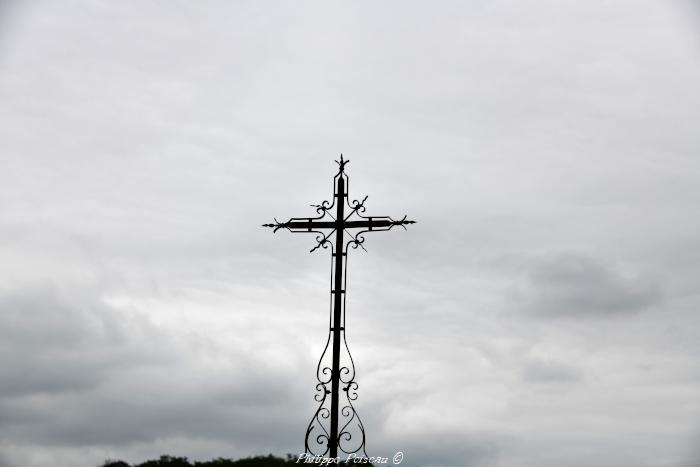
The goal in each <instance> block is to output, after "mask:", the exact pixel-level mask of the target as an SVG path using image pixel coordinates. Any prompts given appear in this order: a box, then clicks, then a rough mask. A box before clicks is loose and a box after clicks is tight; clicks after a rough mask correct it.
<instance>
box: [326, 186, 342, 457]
mask: <svg viewBox="0 0 700 467" xmlns="http://www.w3.org/2000/svg"><path fill="white" fill-rule="evenodd" d="M337 197H338V199H337V200H336V201H337V203H338V208H337V211H336V214H337V216H336V222H338V223H340V224H341V225H338V227H337V228H336V231H335V279H334V281H333V282H334V284H333V289H334V290H333V294H334V297H333V299H334V300H333V328H332V331H333V370H332V372H331V436H330V439H329V440H328V443H329V444H330V457H331V458H336V457H338V387H339V386H340V333H341V331H344V329H343V328H342V327H341V325H342V324H343V323H342V322H341V320H342V307H343V293H344V292H345V291H344V290H342V288H343V255H344V252H343V231H344V230H345V229H344V228H343V226H342V223H343V220H344V218H345V212H344V211H345V180H343V177H342V175H341V176H340V177H338V194H337Z"/></svg>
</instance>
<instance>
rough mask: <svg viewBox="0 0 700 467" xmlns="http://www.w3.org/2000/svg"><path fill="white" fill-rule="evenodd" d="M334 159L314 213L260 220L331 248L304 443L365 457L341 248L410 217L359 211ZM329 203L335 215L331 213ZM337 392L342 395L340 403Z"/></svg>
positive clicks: (324, 452)
mask: <svg viewBox="0 0 700 467" xmlns="http://www.w3.org/2000/svg"><path fill="white" fill-rule="evenodd" d="M335 162H336V163H337V164H338V172H337V173H336V175H335V176H334V177H333V199H332V201H322V202H321V203H320V204H312V205H311V206H312V207H314V208H315V209H316V214H317V215H318V216H317V217H292V218H291V219H289V220H288V221H286V222H279V221H278V220H277V219H275V222H274V223H271V224H263V227H269V228H272V229H273V232H274V233H276V232H277V231H278V230H280V229H286V230H289V231H290V232H295V233H296V232H305V233H308V232H313V233H315V234H316V237H315V238H316V245H314V247H313V248H312V249H311V252H314V251H316V250H317V249H319V248H323V249H327V248H328V247H329V246H330V247H331V252H332V254H331V293H330V312H329V325H328V337H327V339H326V344H325V346H324V348H323V352H322V353H321V357H320V358H319V361H318V364H317V366H316V379H317V381H318V383H317V384H316V392H317V393H316V395H315V396H314V399H315V400H316V402H318V407H317V409H316V412H315V413H314V415H313V417H312V418H311V421H310V422H309V425H308V427H307V429H306V436H305V438H304V448H305V450H306V452H307V453H309V454H312V455H315V456H316V455H320V456H324V457H325V456H328V457H331V458H337V456H338V451H340V452H343V453H346V454H351V453H355V454H360V455H361V456H364V457H368V456H367V452H366V446H367V444H366V437H365V428H364V425H363V424H362V421H361V420H360V416H359V415H358V413H357V411H356V410H355V406H354V405H353V402H354V401H356V400H357V398H358V394H357V389H358V387H359V385H358V383H357V382H356V381H355V362H354V359H353V358H352V354H351V353H350V348H349V347H348V343H347V339H346V334H345V331H346V326H345V302H346V299H347V293H345V291H346V290H347V287H346V285H347V252H348V250H349V249H350V248H351V247H352V249H357V248H362V249H363V250H365V251H367V250H366V249H365V247H364V243H365V237H364V234H365V233H367V232H375V231H385V230H391V229H392V228H393V227H394V226H397V225H399V226H401V227H403V228H404V229H406V225H408V224H413V223H415V221H411V220H407V219H406V216H404V217H403V218H402V219H400V220H394V219H392V218H391V217H389V216H364V215H363V214H364V212H365V210H366V208H365V202H366V201H367V196H365V197H364V198H362V200H361V201H360V200H357V199H355V200H352V201H350V198H349V194H348V193H349V186H350V180H349V178H348V176H347V174H346V173H345V166H346V165H347V164H348V162H350V161H349V160H345V159H343V155H342V154H341V155H340V160H339V161H335ZM336 200H338V202H337V203H336ZM343 200H344V201H343ZM334 208H335V215H333V213H332V212H333V210H334ZM346 208H347V213H346ZM353 217H354V219H353ZM345 235H347V236H348V237H349V239H348V240H347V241H344V236H345ZM341 341H342V342H341ZM329 349H331V352H330V353H329ZM329 360H330V361H329ZM341 386H342V388H341ZM341 392H342V394H344V402H343V403H342V404H341V403H340V396H341ZM329 396H330V397H329Z"/></svg>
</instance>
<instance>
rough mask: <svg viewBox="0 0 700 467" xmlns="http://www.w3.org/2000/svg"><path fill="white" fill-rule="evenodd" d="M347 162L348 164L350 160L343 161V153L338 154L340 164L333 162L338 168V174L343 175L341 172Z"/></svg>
mask: <svg viewBox="0 0 700 467" xmlns="http://www.w3.org/2000/svg"><path fill="white" fill-rule="evenodd" d="M348 162H350V160H349V159H348V160H346V161H344V160H343V153H340V162H338V161H335V163H336V164H338V167H339V168H340V173H343V171H344V170H345V164H347V163H348Z"/></svg>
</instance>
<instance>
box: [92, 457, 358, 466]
mask: <svg viewBox="0 0 700 467" xmlns="http://www.w3.org/2000/svg"><path fill="white" fill-rule="evenodd" d="M291 465H297V466H299V465H302V466H303V465H309V466H314V465H318V464H304V462H303V461H301V462H297V457H295V456H293V455H291V454H287V458H286V459H283V458H281V457H275V456H273V455H272V454H269V455H267V456H255V457H246V458H245V459H238V460H232V459H224V458H221V457H220V458H218V459H212V460H210V461H204V462H200V461H194V462H191V461H189V460H188V459H187V458H186V457H173V456H160V459H157V460H156V459H154V460H148V461H146V462H141V463H140V464H129V463H127V462H124V461H120V460H106V461H105V462H104V464H102V466H101V467H288V466H291ZM334 465H346V464H345V463H344V462H339V463H338V464H334ZM347 465H350V464H347ZM360 465H363V466H368V467H372V464H360Z"/></svg>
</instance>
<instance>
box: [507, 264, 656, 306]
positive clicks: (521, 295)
mask: <svg viewBox="0 0 700 467" xmlns="http://www.w3.org/2000/svg"><path fill="white" fill-rule="evenodd" d="M522 272H523V273H524V274H525V275H526V279H525V280H524V281H522V282H521V283H520V285H519V286H518V288H517V291H516V292H515V300H516V302H517V303H518V306H522V307H523V308H524V309H526V310H527V311H528V312H532V313H539V314H544V315H550V316H601V315H607V314H617V313H626V312H635V311H640V310H642V309H644V308H647V307H650V306H652V305H656V304H658V303H659V302H660V301H661V299H662V293H661V290H662V287H661V284H660V282H659V280H658V279H656V278H652V277H648V276H644V275H640V274H626V273H623V272H621V271H620V270H619V268H617V267H615V265H614V264H611V263H610V262H609V261H604V260H601V259H598V258H593V257H590V256H586V255H580V254H552V255H549V256H547V257H545V258H538V259H534V260H532V261H530V262H529V263H528V264H527V265H526V266H524V270H523V271H522Z"/></svg>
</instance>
